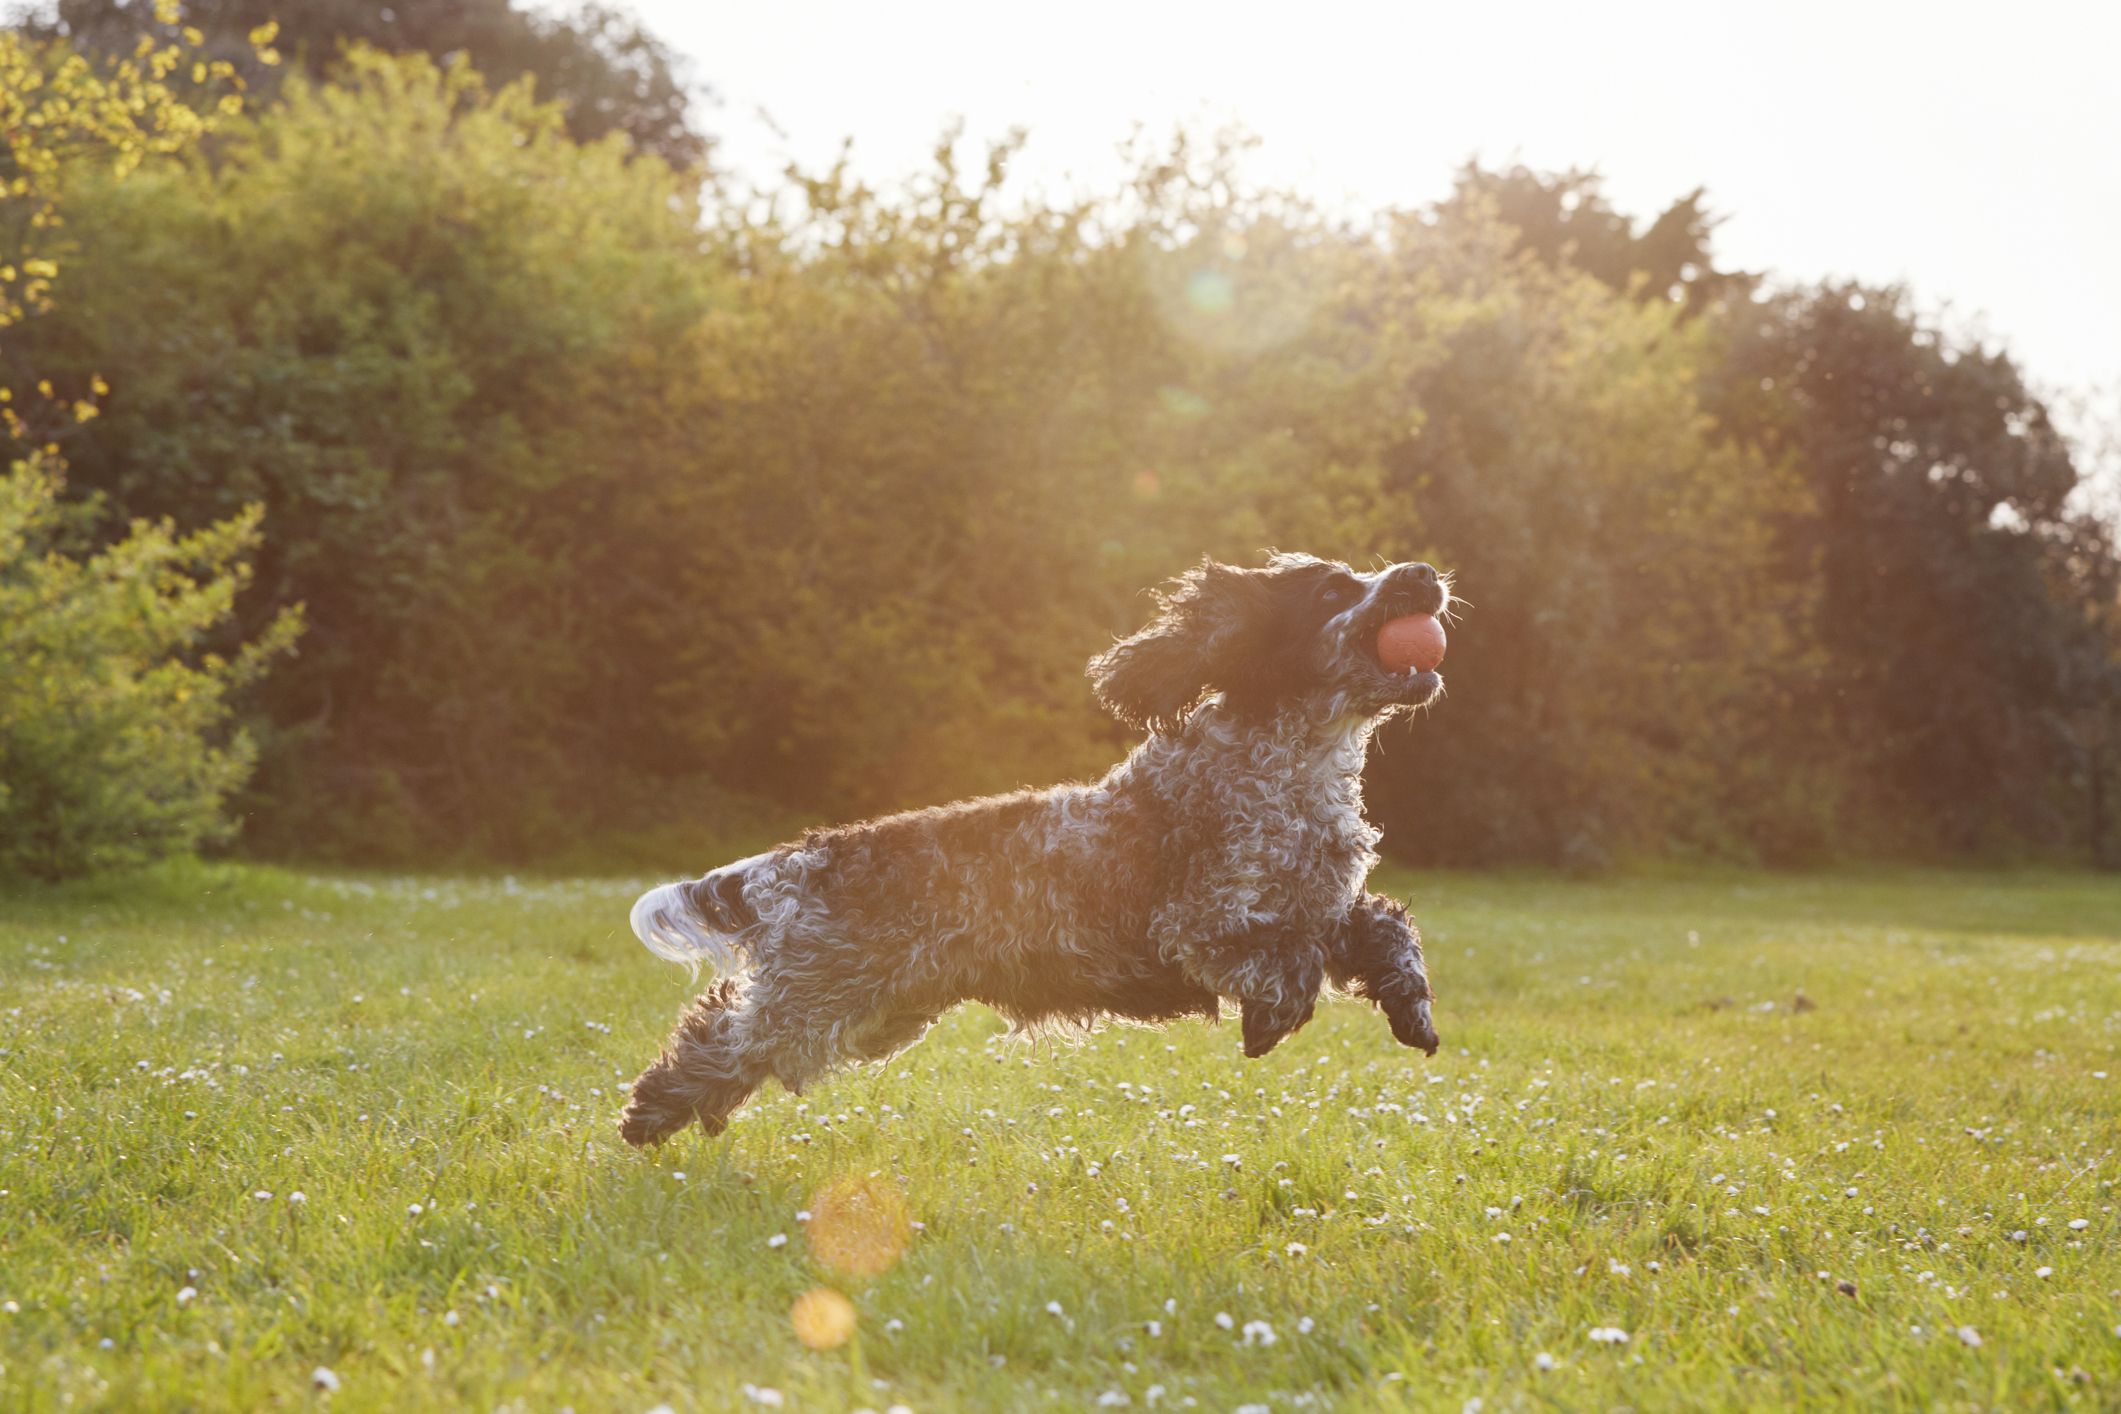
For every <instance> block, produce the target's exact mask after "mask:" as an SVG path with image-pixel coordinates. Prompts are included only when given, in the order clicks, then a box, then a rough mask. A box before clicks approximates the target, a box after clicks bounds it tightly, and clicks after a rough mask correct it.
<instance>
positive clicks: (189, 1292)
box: [177, 1286, 199, 1306]
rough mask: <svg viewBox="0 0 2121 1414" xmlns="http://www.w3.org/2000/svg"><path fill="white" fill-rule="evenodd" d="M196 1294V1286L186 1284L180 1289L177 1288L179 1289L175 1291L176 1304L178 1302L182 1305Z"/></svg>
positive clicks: (197, 1290)
mask: <svg viewBox="0 0 2121 1414" xmlns="http://www.w3.org/2000/svg"><path fill="white" fill-rule="evenodd" d="M198 1294H199V1288H198V1287H196V1286H187V1287H184V1288H182V1289H180V1290H179V1291H178V1292H177V1304H178V1305H179V1306H182V1305H183V1304H184V1303H185V1302H187V1301H189V1300H191V1299H192V1298H193V1297H194V1296H197V1295H198Z"/></svg>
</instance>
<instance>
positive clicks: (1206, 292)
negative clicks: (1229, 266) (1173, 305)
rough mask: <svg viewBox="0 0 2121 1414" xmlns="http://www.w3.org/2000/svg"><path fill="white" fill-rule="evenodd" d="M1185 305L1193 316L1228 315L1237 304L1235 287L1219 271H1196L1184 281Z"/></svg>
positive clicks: (1228, 278)
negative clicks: (1191, 308)
mask: <svg viewBox="0 0 2121 1414" xmlns="http://www.w3.org/2000/svg"><path fill="white" fill-rule="evenodd" d="M1186 303H1187V304H1189V305H1191V306H1192V307H1193V312H1194V313H1195V314H1228V313H1229V312H1230V311H1231V309H1233V308H1234V307H1236V304H1237V286H1236V285H1235V284H1234V283H1232V281H1231V279H1230V277H1229V276H1228V275H1225V274H1223V272H1222V271H1220V270H1196V271H1194V272H1193V277H1192V278H1191V279H1189V280H1187V281H1186Z"/></svg>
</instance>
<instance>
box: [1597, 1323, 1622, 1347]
mask: <svg viewBox="0 0 2121 1414" xmlns="http://www.w3.org/2000/svg"><path fill="white" fill-rule="evenodd" d="M1591 1339H1592V1340H1594V1341H1596V1342H1597V1343H1598V1344H1600V1345H1626V1344H1627V1343H1628V1333H1627V1332H1626V1331H1624V1330H1622V1329H1621V1328H1620V1327H1618V1326H1593V1327H1591Z"/></svg>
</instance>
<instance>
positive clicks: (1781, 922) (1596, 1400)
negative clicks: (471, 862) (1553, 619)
mask: <svg viewBox="0 0 2121 1414" xmlns="http://www.w3.org/2000/svg"><path fill="white" fill-rule="evenodd" d="M639 882H640V881H594V882H559V883H546V882H539V883H525V884H523V885H521V886H517V885H515V884H514V883H511V882H508V881H493V880H461V879H439V878H438V879H399V878H380V877H377V878H368V877H345V878H329V877H327V878H314V877H304V876H300V875H297V874H293V873H283V872H277V871H272V870H266V869H257V868H233V867H231V868H187V869H179V870H171V871H167V872H163V873H159V874H156V875H152V876H149V877H147V878H145V879H141V880H133V881H129V882H126V883H122V884H108V885H91V886H81V887H75V888H70V889H63V890H45V891H18V892H15V893H12V894H7V895H0V1302H4V1303H5V1304H4V1305H0V1407H4V1408H6V1409H9V1410H40V1409H55V1408H59V1407H61V1406H69V1405H70V1406H76V1407H80V1406H87V1407H95V1406H105V1407H123V1408H149V1409H155V1408H172V1409H175V1408H182V1409H200V1408H205V1409H217V1408H227V1409H252V1408H273V1407H299V1406H306V1405H313V1404H317V1403H320V1402H323V1401H324V1400H325V1399H326V1398H327V1397H326V1396H322V1395H318V1394H314V1393H312V1391H311V1389H310V1376H311V1371H312V1370H313V1369H314V1368H316V1367H317V1366H326V1367H328V1368H329V1369H330V1370H331V1371H333V1372H335V1373H336V1375H337V1377H338V1380H339V1382H340V1389H339V1391H338V1393H337V1394H335V1395H331V1396H328V1399H329V1402H330V1403H331V1404H333V1405H335V1406H336V1407H338V1408H341V1409H377V1408H387V1409H398V1410H402V1409H412V1408H422V1407H434V1406H466V1407H477V1408H480V1409H491V1408H496V1407H501V1406H503V1405H506V1406H507V1407H509V1408H519V1409H526V1410H527V1409H535V1410H553V1409H557V1408H560V1407H562V1406H565V1405H571V1406H573V1407H574V1408H575V1409H578V1410H583V1411H588V1410H607V1409H609V1410H631V1411H645V1410H648V1409H650V1408H651V1407H653V1406H656V1405H659V1404H668V1405H670V1406H672V1407H673V1408H675V1409H677V1410H687V1409H693V1408H709V1409H719V1408H730V1407H751V1405H750V1402H749V1400H750V1396H748V1395H747V1394H746V1392H745V1386H746V1385H750V1386H754V1387H770V1388H771V1389H773V1390H776V1391H778V1392H779V1393H780V1394H781V1396H782V1397H783V1398H784V1400H785V1406H784V1407H787V1408H790V1409H832V1410H845V1409H851V1408H855V1407H858V1406H863V1405H866V1406H869V1407H872V1408H875V1409H878V1410H883V1409H885V1408H887V1407H888V1406H890V1405H892V1404H905V1405H907V1406H910V1407H911V1408H912V1409H914V1410H915V1411H918V1414H931V1411H936V1410H948V1409H1000V1408H1022V1407H1030V1408H1043V1407H1049V1406H1050V1407H1055V1408H1083V1407H1086V1406H1094V1405H1095V1403H1096V1401H1098V1400H1099V1398H1100V1397H1107V1398H1108V1399H1110V1400H1111V1402H1113V1403H1117V1401H1118V1399H1119V1397H1121V1396H1124V1397H1125V1398H1127V1399H1129V1400H1131V1405H1130V1407H1131V1408H1133V1409H1135V1410H1143V1409H1146V1408H1150V1407H1154V1408H1157V1409H1160V1410H1166V1409H1175V1408H1184V1407H1188V1404H1189V1401H1190V1402H1197V1404H1196V1406H1195V1407H1198V1408H1200V1409H1203V1410H1218V1411H1224V1410H1230V1409H1232V1408H1235V1407H1237V1406H1239V1405H1241V1404H1244V1403H1256V1404H1261V1405H1265V1406H1268V1407H1269V1408H1271V1409H1273V1410H1276V1411H1281V1410H1287V1409H1292V1408H1303V1407H1314V1408H1315V1407H1339V1408H1351V1409H1371V1408H1384V1409H1392V1408H1401V1407H1408V1408H1423V1409H1428V1408H1436V1409H1449V1410H1457V1409H1460V1408H1461V1407H1462V1406H1464V1405H1465V1403H1466V1402H1467V1401H1468V1400H1469V1399H1471V1398H1473V1397H1475V1396H1479V1397H1480V1398H1482V1399H1483V1400H1484V1401H1485V1407H1486V1409H1488V1410H1490V1411H1493V1410H1497V1409H1510V1408H1537V1409H1547V1408H1557V1409H1590V1408H1611V1407H1616V1406H1621V1405H1627V1406H1633V1407H1637V1408H1658V1407H1662V1408H1673V1407H1681V1406H1684V1407H1690V1408H1698V1407H1729V1406H1737V1405H1754V1406H1764V1405H1783V1406H1793V1405H1804V1406H1809V1407H1820V1406H1841V1407H1860V1408H1880V1407H1884V1408H1908V1409H1917V1408H1921V1409H1928V1408H1947V1407H1948V1408H1973V1407H1995V1406H2014V1407H2025V1406H2035V1407H2047V1406H2059V1405H2069V1404H2075V1405H2079V1406H2082V1407H2086V1408H2099V1407H2104V1408H2114V1407H2117V1405H2121V1335H2117V1333H2116V1327H2117V1326H2121V1241H2117V1236H2116V1234H2117V1226H2116V1224H2117V1217H2116V1214H2115V1211H2114V1207H2115V1202H2116V1192H2115V1182H2116V1179H2117V1177H2121V1155H2117V1153H2116V1148H2117V1145H2121V1120H2117V1115H2121V881H2116V880H2113V879H2105V880H2098V879H2092V878H2088V877H2084V876H2068V875H1954V874H1911V875H1899V876H1889V877H1861V878H1816V877H1815V878H1787V877H1772V876H1735V877H1717V878H1684V879H1678V880H1669V879H1665V880H1656V881H1646V880H1631V881H1616V882H1601V883H1590V884H1585V883H1566V882H1559V881H1552V880H1546V879H1519V878H1495V877H1461V876H1439V877H1431V876H1412V875H1406V874H1388V875H1386V876H1384V877H1383V878H1382V879H1381V880H1380V883H1381V884H1382V885H1383V886H1385V887H1390V888H1394V889H1397V890H1400V891H1403V892H1407V893H1410V894H1411V895H1412V896H1413V898H1414V900H1415V905H1416V912H1417V914H1418V916H1420V917H1421V919H1422V920H1423V922H1424V924H1425V926H1426V928H1427V930H1428V935H1429V940H1430V957H1431V963H1432V967H1433V969H1434V972H1435V976H1436V980H1437V984H1438V986H1439V989H1440V990H1441V993H1442V1003H1441V1006H1440V1009H1439V1019H1440V1023H1441V1025H1442V1026H1443V1028H1444V1030H1445V1037H1446V1048H1445V1051H1444V1053H1443V1054H1442V1055H1440V1056H1438V1057H1437V1058H1436V1059H1435V1060H1433V1061H1428V1060H1424V1059H1423V1058H1422V1057H1420V1056H1419V1055H1417V1054H1414V1053H1412V1052H1408V1051H1404V1050H1400V1049H1397V1048H1395V1047H1394V1046H1393V1045H1392V1044H1391V1040H1390V1036H1389V1034H1388V1032H1387V1030H1386V1028H1385V1026H1384V1023H1383V1021H1382V1020H1381V1019H1380V1018H1378V1017H1377V1016H1376V1015H1375V1014H1374V1013H1373V1012H1371V1011H1370V1010H1369V1009H1368V1008H1366V1007H1363V1006H1359V1005H1356V1004H1353V1003H1345V1002H1343V1003H1335V1004H1333V1005H1331V1006H1329V1007H1325V1008H1322V1009H1321V1012H1320V1015H1319V1017H1318V1019H1317V1020H1316V1021H1315V1022H1314V1023H1313V1024H1312V1025H1311V1026H1310V1027H1309V1028H1307V1029H1306V1030H1304V1031H1303V1032H1302V1033H1300V1034H1299V1035H1298V1036H1297V1037H1296V1038H1295V1039H1294V1040H1293V1041H1291V1042H1289V1043H1286V1044H1284V1045H1283V1046H1282V1048H1281V1049H1280V1050H1278V1051H1277V1052H1275V1053H1274V1054H1273V1055H1272V1056H1270V1057H1268V1058H1267V1059H1266V1060H1264V1061H1256V1062H1246V1061H1242V1060H1241V1059H1239V1057H1238V1055H1237V1035H1236V1028H1235V1027H1234V1026H1232V1025H1225V1026H1221V1027H1213V1028H1211V1027H1206V1026H1201V1025H1182V1026H1177V1027H1173V1028H1171V1029H1170V1030H1168V1031H1162V1032H1156V1031H1145V1030H1135V1029H1110V1030H1105V1031H1102V1032H1100V1033H1099V1034H1097V1035H1095V1036H1093V1037H1090V1038H1087V1039H1084V1040H1081V1041H1063V1042H1041V1043H1038V1044H1035V1045H1033V1044H1026V1043H1022V1042H1018V1041H1012V1040H1008V1039H1006V1038H1005V1037H1004V1036H1003V1035H1002V1033H1001V1028H1000V1027H999V1025H998V1023H997V1022H996V1020H995V1019H994V1017H993V1016H992V1015H991V1014H988V1013H986V1012H983V1011H977V1010H971V1011H962V1012H959V1013H958V1014H956V1015H955V1016H953V1017H952V1018H950V1019H949V1020H948V1021H947V1022H945V1024H944V1025H943V1026H941V1027H940V1028H938V1029H937V1031H936V1032H935V1033H933V1034H932V1035H931V1036H930V1038H929V1039H928V1040H927V1041H926V1042H924V1043H923V1044H922V1045H920V1046H919V1047H917V1048H916V1049H914V1050H913V1051H911V1052H909V1053H907V1054H906V1055H905V1056H903V1057H901V1058H900V1059H899V1060H897V1061H896V1062H894V1063H893V1064H892V1065H891V1066H890V1067H889V1068H888V1069H885V1070H881V1071H865V1072H856V1073H851V1074H847V1075H844V1076H842V1077H840V1078H838V1079H836V1080H834V1081H832V1082H830V1083H828V1084H825V1085H823V1086H820V1087H818V1088H816V1089H815V1090H813V1091H812V1092H811V1093H810V1094H809V1095H808V1096H807V1097H805V1098H803V1099H797V1098H794V1097H790V1096H788V1095H785V1094H782V1093H780V1092H779V1091H772V1092H770V1093H769V1094H768V1095H767V1096H766V1097H765V1098H764V1099H763V1101H762V1102H761V1103H759V1104H758V1105H757V1106H756V1107H755V1108H754V1109H753V1110H752V1111H750V1112H749V1114H748V1115H747V1117H746V1118H745V1119H743V1120H742V1121H741V1122H739V1123H738V1124H737V1125H736V1126H735V1127H734V1128H733V1129H732V1130H731V1131H730V1133H729V1135H728V1136H727V1137H725V1138H724V1139H722V1140H720V1141H718V1142H712V1143H710V1142H707V1141H705V1140H703V1139H701V1138H700V1137H698V1136H697V1134H693V1135H689V1136H687V1137H685V1138H684V1139H681V1140H679V1141H677V1142H675V1143H673V1144H671V1145H670V1146H669V1147H668V1148H666V1149H665V1150H664V1151H662V1152H661V1153H659V1154H656V1155H653V1156H642V1155H639V1154H635V1153H633V1152H631V1151H629V1150H627V1149H626V1148H625V1147H624V1146H623V1145H621V1144H620V1143H619V1142H618V1141H617V1139H616V1138H615V1136H614V1133H613V1120H614V1118H615V1116H616V1114H617V1112H618V1109H619V1106H620V1100H621V1094H620V1089H621V1086H622V1085H623V1083H624V1082H625V1081H626V1080H627V1079H628V1078H630V1077H631V1076H632V1075H633V1073H634V1072H635V1070H636V1069H637V1068H638V1067H639V1066H640V1064H641V1063H642V1062H643V1061H644V1060H645V1059H646V1058H647V1057H648V1056H650V1055H651V1054H652V1053H653V1051H654V1049H655V1047H656V1045H657V1043H658V1041H659V1040H660V1038H661V1035H662V1033H663V1030H664V1028H665V1026H666V1024H667V1023H668V1021H669V1020H670V1019H671V1017H672V1016H673V1015H674V1013H675V1011H676V1009H677V1007H678V1006H679V1004H680V1002H681V1001H682V999H683V996H684V987H683V974H682V972H680V971H679V970H677V969H673V968H669V967H667V966H665V965H663V964H661V963H658V962H656V961H655V960H654V959H652V958H651V957H649V955H648V954H647V953H645V952H644V951H642V950H641V949H640V948H639V947H638V946H637V945H636V944H635V943H633V941H632V940H631V938H630V937H629V936H626V935H625V933H624V915H625V909H626V904H627V903H628V901H629V900H630V898H631V896H632V893H633V892H634V889H635V888H636V886H637V884H638V883H639ZM1800 989H1801V990H1802V993H1803V995H1804V997H1805V998H1806V1000H1807V1003H1808V1005H1800V1004H1799V1003H1798V1001H1797V997H1798V994H1799V991H1800ZM1226 1156H1228V1157H1226ZM871 1176H873V1177H874V1180H875V1181H876V1182H878V1183H888V1184H890V1185H892V1186H894V1187H895V1188H896V1189H897V1190H898V1191H899V1192H900V1193H902V1194H903V1197H904V1201H905V1203H906V1205H907V1207H908V1209H909V1211H910V1215H911V1217H912V1218H913V1219H915V1220H917V1221H918V1223H919V1224H920V1225H921V1226H920V1229H919V1230H918V1231H917V1232H915V1233H914V1235H913V1238H912V1241H911V1244H910V1246H909V1247H908V1248H907V1250H906V1251H905V1253H904V1256H903V1259H902V1260H900V1261H899V1262H898V1263H897V1264H896V1265H895V1266H893V1267H892V1268H891V1269H890V1270H888V1271H886V1272H884V1273H883V1274H882V1275H880V1276H877V1277H874V1278H868V1279H861V1278H845V1277H841V1276H838V1275H835V1274H834V1273H832V1272H829V1271H827V1270H825V1269H824V1268H822V1267H821V1266H820V1264H819V1262H818V1260H817V1258H816V1257H815V1255H814V1254H813V1252H812V1249H811V1245H810V1242H809V1241H808V1236H809V1232H810V1227H809V1226H808V1225H806V1224H805V1222H804V1221H803V1215H802V1211H801V1210H804V1209H806V1208H809V1207H811V1206H812V1205H813V1203H814V1195H815V1194H816V1193H817V1192H818V1191H819V1190H820V1188H821V1187H823V1186H824V1185H826V1184H828V1183H830V1182H832V1181H834V1180H838V1179H845V1178H848V1177H857V1178H867V1177H871ZM297 1193H300V1194H301V1195H303V1201H300V1202H296V1201H294V1195H295V1194H297ZM2080 1223H2081V1226H2079V1225H2078V1224H2080ZM777 1234H785V1235H786V1241H785V1242H783V1243H780V1244H778V1245H777V1244H776V1243H775V1242H774V1240H773V1239H774V1238H775V1237H776V1235H777ZM2043 1273H2044V1274H2043ZM1844 1282H1846V1283H1852V1284H1853V1295H1850V1294H1846V1293H1845V1292H1844V1290H1843V1289H1842V1288H1841V1287H1840V1286H1839V1283H1844ZM819 1285H830V1286H836V1287H838V1288H840V1289H841V1290H844V1291H845V1292H846V1294H847V1295H848V1296H850V1297H851V1298H852V1299H853V1301H854V1303H855V1305H856V1307H857V1308H858V1310H859V1313H860V1326H859V1332H858V1335H857V1337H856V1340H855V1342H854V1343H853V1344H852V1345H849V1346H846V1347H843V1348H841V1349H839V1350H835V1351H829V1352H825V1353H813V1352H811V1351H809V1350H806V1349H805V1348H804V1347H803V1346H802V1345H801V1344H799V1343H798V1342H797V1340H796V1339H795V1337H794V1335H793V1333H792V1331H791V1328H790V1323H789V1319H788V1311H789V1307H790V1304H791V1303H792V1302H793V1301H794V1300H795V1298H796V1297H797V1296H798V1295H800V1294H801V1293H803V1292H804V1291H805V1290H807V1289H809V1288H811V1287H814V1286H819ZM187 1293H190V1294H188V1295H187ZM1218 1313H1222V1314H1223V1315H1226V1316H1227V1317H1228V1318H1229V1323H1230V1325H1231V1327H1232V1328H1231V1329H1225V1328H1223V1326H1222V1325H1220V1324H1219V1319H1220V1318H1219V1315H1218ZM1250 1322H1266V1323H1268V1325H1270V1326H1271V1329H1272V1333H1273V1340H1272V1341H1271V1343H1269V1342H1268V1341H1266V1340H1265V1338H1264V1337H1263V1336H1262V1335H1261V1334H1260V1328H1258V1327H1254V1328H1253V1333H1252V1335H1251V1337H1250V1339H1249V1340H1248V1339H1247V1336H1246V1333H1245V1328H1246V1326H1247V1323H1250ZM1152 1323H1154V1324H1152ZM1596 1328H1617V1329H1620V1330H1624V1331H1626V1332H1627V1333H1628V1339H1627V1341H1626V1343H1624V1344H1619V1343H1599V1342H1594V1341H1593V1340H1592V1339H1591V1338H1590V1332H1592V1331H1593V1330H1594V1329H1596ZM1962 1331H1964V1332H1966V1333H1967V1334H1968V1335H1969V1336H1971V1337H1972V1338H1973V1339H1976V1340H1978V1345H1977V1344H1973V1343H1970V1341H1969V1340H1968V1339H1964V1338H1962V1335H1961V1332H1962ZM1542 1355H1546V1356H1550V1357H1551V1360H1552V1364H1553V1368H1551V1369H1543V1368H1541V1367H1540V1366H1541V1364H1542V1363H1543V1362H1541V1361H1540V1359H1539V1357H1540V1356H1542ZM1158 1387H1161V1393H1160V1394H1158V1393H1156V1391H1157V1389H1158Z"/></svg>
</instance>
